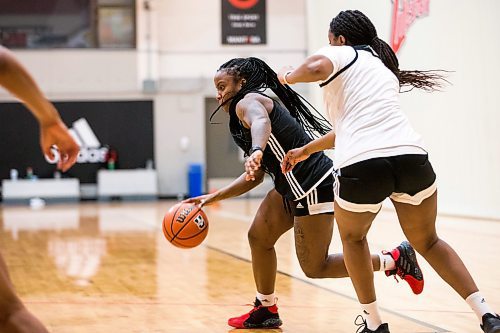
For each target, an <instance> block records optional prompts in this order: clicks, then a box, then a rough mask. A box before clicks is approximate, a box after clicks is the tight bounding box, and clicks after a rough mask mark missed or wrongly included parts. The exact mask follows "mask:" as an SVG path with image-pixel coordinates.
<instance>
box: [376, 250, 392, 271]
mask: <svg viewBox="0 0 500 333" xmlns="http://www.w3.org/2000/svg"><path fill="white" fill-rule="evenodd" d="M377 254H378V257H379V258H380V269H379V271H389V270H392V269H395V268H396V262H395V261H394V259H392V257H391V255H390V254H388V253H382V252H380V253H377Z"/></svg>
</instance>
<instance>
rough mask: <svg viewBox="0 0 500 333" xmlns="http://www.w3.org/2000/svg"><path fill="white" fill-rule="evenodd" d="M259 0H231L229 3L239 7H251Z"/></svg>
mask: <svg viewBox="0 0 500 333" xmlns="http://www.w3.org/2000/svg"><path fill="white" fill-rule="evenodd" d="M257 2H259V0H229V3H230V4H231V5H233V7H236V8H238V9H249V8H252V7H253V6H255V5H256V4H257Z"/></svg>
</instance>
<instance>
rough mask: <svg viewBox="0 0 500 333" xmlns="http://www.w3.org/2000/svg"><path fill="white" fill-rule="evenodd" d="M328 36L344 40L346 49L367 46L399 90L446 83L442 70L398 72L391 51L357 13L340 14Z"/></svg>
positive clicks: (428, 89) (345, 12)
mask: <svg viewBox="0 0 500 333" xmlns="http://www.w3.org/2000/svg"><path fill="white" fill-rule="evenodd" d="M330 32H331V33H333V35H334V36H336V37H338V36H340V35H342V36H344V38H345V39H346V44H347V45H352V46H355V45H369V46H371V47H372V49H373V50H374V51H375V52H376V53H377V54H378V56H379V57H380V59H381V60H382V62H383V63H384V65H385V66H386V67H387V68H389V69H390V70H391V72H393V73H394V75H396V77H397V78H398V80H399V86H400V88H403V87H409V88H408V89H406V90H405V91H410V90H412V89H413V88H418V89H422V90H425V91H434V90H439V89H440V88H442V86H443V84H444V83H445V82H447V83H449V82H448V81H447V80H446V79H445V77H444V76H443V74H441V73H443V72H446V71H442V70H437V71H418V70H414V71H407V70H400V69H399V61H398V58H397V57H396V54H395V53H394V51H393V50H392V48H391V47H390V46H389V45H388V44H387V43H386V42H384V41H383V40H382V39H380V38H378V36H377V30H376V29H375V26H374V25H373V23H372V22H371V21H370V19H369V18H368V17H367V16H366V15H365V14H363V13H362V12H360V11H359V10H346V11H341V12H340V13H339V14H338V15H337V16H336V17H334V18H333V19H332V21H331V22H330Z"/></svg>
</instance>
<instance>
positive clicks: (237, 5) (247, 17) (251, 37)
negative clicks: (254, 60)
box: [221, 0, 266, 45]
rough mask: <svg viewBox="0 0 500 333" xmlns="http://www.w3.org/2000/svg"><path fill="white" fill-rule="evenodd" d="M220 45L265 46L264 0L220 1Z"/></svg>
mask: <svg viewBox="0 0 500 333" xmlns="http://www.w3.org/2000/svg"><path fill="white" fill-rule="evenodd" d="M221 18H222V44H225V45H233V44H236V45H238V44H239V45H248V44H266V0H222V15H221Z"/></svg>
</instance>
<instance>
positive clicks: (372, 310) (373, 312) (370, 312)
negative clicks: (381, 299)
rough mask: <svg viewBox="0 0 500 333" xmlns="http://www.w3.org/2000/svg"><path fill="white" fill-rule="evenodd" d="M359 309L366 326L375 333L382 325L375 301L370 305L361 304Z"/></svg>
mask: <svg viewBox="0 0 500 333" xmlns="http://www.w3.org/2000/svg"><path fill="white" fill-rule="evenodd" d="M361 309H362V310H363V316H364V317H365V320H366V326H368V329H370V330H372V331H375V330H377V328H378V327H379V326H380V325H382V319H380V313H379V312H378V306H377V301H375V302H373V303H370V304H361Z"/></svg>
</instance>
